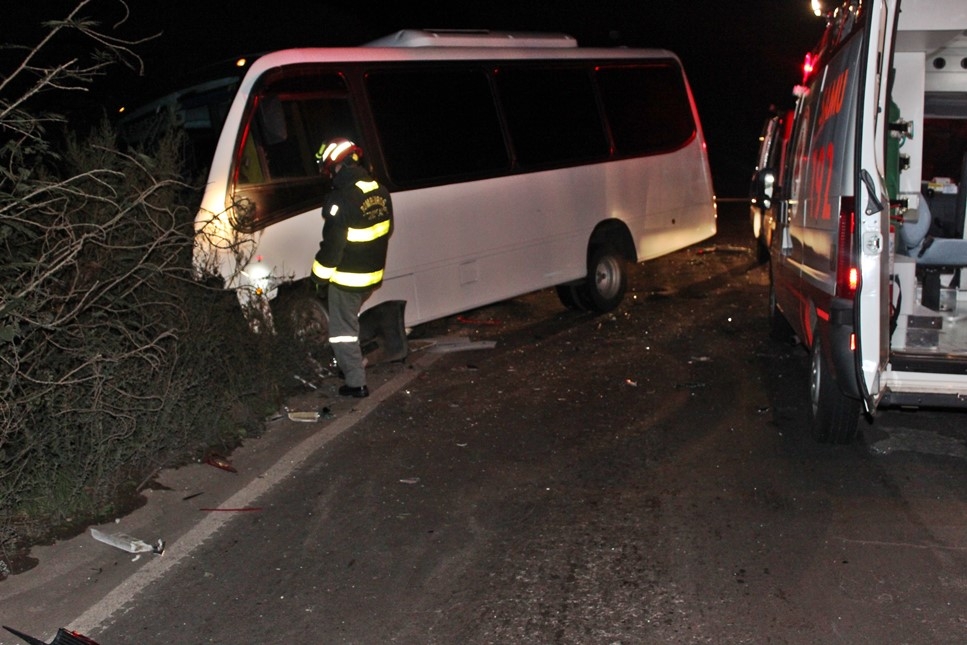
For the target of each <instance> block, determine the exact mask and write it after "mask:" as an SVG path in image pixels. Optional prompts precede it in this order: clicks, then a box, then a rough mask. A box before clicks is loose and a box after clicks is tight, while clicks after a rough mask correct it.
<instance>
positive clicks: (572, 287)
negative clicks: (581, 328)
mask: <svg viewBox="0 0 967 645" xmlns="http://www.w3.org/2000/svg"><path fill="white" fill-rule="evenodd" d="M583 286H584V285H583V284H559V285H557V286H556V287H555V288H554V289H555V290H556V291H557V298H558V300H560V301H561V304H562V305H564V306H565V307H566V308H567V309H571V310H572V311H587V310H588V304H587V302H585V299H584V295H583V294H582V293H581V291H582V287H583Z"/></svg>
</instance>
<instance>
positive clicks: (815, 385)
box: [809, 336, 861, 444]
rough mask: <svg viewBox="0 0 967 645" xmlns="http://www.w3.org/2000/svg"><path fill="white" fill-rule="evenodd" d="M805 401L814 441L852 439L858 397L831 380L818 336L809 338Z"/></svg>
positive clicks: (856, 420)
mask: <svg viewBox="0 0 967 645" xmlns="http://www.w3.org/2000/svg"><path fill="white" fill-rule="evenodd" d="M809 404H810V424H811V426H812V433H813V437H814V438H815V439H816V440H817V441H819V442H820V443H837V444H847V443H851V442H852V441H853V440H854V439H856V433H857V426H858V424H859V420H860V412H861V406H860V401H859V400H858V399H854V398H851V397H848V396H846V395H845V394H843V392H842V391H841V390H840V389H839V386H838V385H837V384H836V381H834V380H833V374H832V371H831V370H830V367H829V359H827V358H826V357H825V356H824V355H823V347H822V341H821V340H820V339H819V336H816V338H815V340H814V341H813V347H812V352H811V357H810V367H809Z"/></svg>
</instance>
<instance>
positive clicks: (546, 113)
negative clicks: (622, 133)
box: [495, 67, 609, 168]
mask: <svg viewBox="0 0 967 645" xmlns="http://www.w3.org/2000/svg"><path fill="white" fill-rule="evenodd" d="M495 78H496V81H497V91H498V96H499V97H500V102H501V105H502V106H503V108H504V114H505V116H506V118H507V127H508V130H509V131H510V138H511V141H512V142H513V147H514V152H515V154H516V157H517V162H518V164H520V166H521V167H523V168H528V167H532V166H541V165H552V164H562V163H569V162H578V161H587V160H591V159H595V158H602V159H603V158H605V157H607V156H608V152H609V143H608V139H607V136H606V134H605V130H604V126H603V124H602V122H601V115H600V113H599V111H598V104H597V99H596V98H595V95H594V85H593V84H592V81H591V77H590V75H589V74H588V71H587V69H560V68H515V67H502V68H500V69H499V70H498V71H497V73H496V75H495Z"/></svg>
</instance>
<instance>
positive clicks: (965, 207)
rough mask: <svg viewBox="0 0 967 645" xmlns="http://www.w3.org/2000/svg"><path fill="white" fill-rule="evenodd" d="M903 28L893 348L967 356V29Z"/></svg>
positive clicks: (892, 153)
mask: <svg viewBox="0 0 967 645" xmlns="http://www.w3.org/2000/svg"><path fill="white" fill-rule="evenodd" d="M903 26H904V25H903V23H902V21H901V24H900V28H901V31H900V32H899V33H898V35H897V50H896V55H895V65H894V70H895V78H894V81H893V103H894V105H893V109H892V111H891V134H890V143H889V144H888V150H887V163H888V172H887V187H888V189H889V190H890V196H891V202H892V208H891V217H892V221H891V223H892V230H893V231H894V235H893V239H892V246H891V249H892V250H893V252H894V254H893V256H892V258H891V259H892V271H891V274H892V279H893V284H892V287H891V297H892V300H893V311H891V326H892V327H894V328H893V332H892V336H891V349H892V354H893V355H894V359H896V358H899V357H900V356H906V357H913V356H916V355H923V356H925V357H930V358H941V357H944V356H950V357H953V356H958V357H960V358H964V357H967V238H965V225H964V223H965V219H967V32H965V31H964V30H963V28H961V29H959V30H952V31H943V30H929V31H927V30H919V31H903ZM891 148H892V150H891ZM889 168H892V171H891V170H889Z"/></svg>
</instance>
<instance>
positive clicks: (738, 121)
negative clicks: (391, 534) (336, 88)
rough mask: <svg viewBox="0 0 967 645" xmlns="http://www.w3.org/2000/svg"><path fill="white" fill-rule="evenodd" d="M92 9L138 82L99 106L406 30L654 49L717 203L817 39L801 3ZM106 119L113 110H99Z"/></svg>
mask: <svg viewBox="0 0 967 645" xmlns="http://www.w3.org/2000/svg"><path fill="white" fill-rule="evenodd" d="M128 4H129V7H130V10H131V14H130V17H129V19H128V20H127V21H126V22H125V23H124V24H122V25H120V26H119V27H117V28H116V29H113V28H112V26H113V25H114V23H115V22H116V21H117V20H118V19H119V18H120V17H121V16H122V7H121V4H120V2H119V0H89V2H88V4H87V5H86V6H85V7H84V9H83V14H84V15H87V16H91V17H93V18H95V19H97V20H99V21H100V22H101V23H102V24H103V25H104V26H105V27H106V28H107V29H106V30H107V31H108V32H109V33H111V34H112V35H117V36H118V37H121V38H126V39H128V40H138V39H141V38H145V37H148V36H152V35H155V34H159V35H158V36H157V37H156V38H154V39H153V40H150V41H148V42H145V43H142V44H139V45H136V46H135V47H134V49H135V51H136V52H137V53H138V54H139V55H140V56H141V58H142V59H143V61H144V66H145V69H144V75H143V77H141V78H138V77H136V76H135V75H134V74H133V73H132V72H130V71H127V70H122V69H118V71H117V72H116V73H114V74H113V75H112V77H111V78H110V79H105V87H107V88H109V90H105V91H104V93H103V96H104V97H105V98H104V99H103V102H104V103H105V104H108V103H111V102H112V101H118V102H130V101H129V100H128V99H129V98H130V97H129V96H126V95H137V94H139V93H145V92H147V93H152V92H154V91H156V90H161V89H164V88H166V87H167V86H170V85H171V84H172V83H177V81H178V79H180V78H183V77H184V76H185V75H187V74H188V73H190V72H191V71H193V70H195V69H197V68H198V67H201V66H204V65H207V64H209V63H214V62H216V61H219V60H224V59H230V58H234V57H235V56H237V55H240V54H246V53H248V54H250V53H254V52H262V51H268V50H272V49H280V48H285V47H300V46H352V45H358V44H361V43H364V42H367V41H369V40H373V39H375V38H378V37H380V36H384V35H386V34H389V33H392V32H394V31H397V30H399V29H404V28H466V29H492V30H517V31H553V32H564V33H567V34H570V35H572V36H574V37H575V38H577V40H578V43H579V44H580V45H582V46H622V45H623V46H632V47H661V48H665V49H670V50H672V51H674V52H675V53H676V54H678V56H679V57H680V58H681V59H682V61H683V63H684V65H685V70H686V73H687V74H688V76H689V79H690V81H691V83H692V88H693V90H694V92H695V96H696V100H697V102H698V107H699V113H700V116H701V118H702V122H703V126H704V129H705V134H706V137H707V139H708V144H709V153H710V157H711V162H712V172H713V175H714V179H715V187H716V192H717V193H718V195H719V196H720V197H741V196H744V195H746V194H747V192H748V179H749V176H750V175H751V172H752V167H753V165H754V163H755V151H756V147H757V136H758V133H759V129H760V127H761V125H762V122H763V120H764V119H765V118H766V117H767V115H768V114H769V107H770V105H772V104H775V105H779V106H789V105H791V103H792V97H791V90H792V86H793V85H794V84H795V83H796V82H797V81H798V79H799V69H800V65H801V62H802V59H803V56H804V55H805V53H806V52H807V51H808V50H809V49H810V48H811V47H812V45H813V44H814V43H815V42H816V40H817V39H818V38H819V35H820V34H821V33H822V28H823V23H822V21H821V19H819V18H816V17H815V16H813V15H812V13H811V12H810V9H809V2H808V0H745V1H744V2H740V3H732V2H728V1H727V0H706V1H704V2H703V1H700V0H693V1H688V0H637V1H632V0H596V1H587V2H576V1H573V0H556V1H539V2H535V1H528V0H518V1H517V2H507V1H504V0H491V1H489V2H472V3H471V2H465V1H462V0H450V1H449V2H441V1H433V0H421V1H416V2H407V1H406V0H397V1H396V2H381V1H380V0H371V1H370V2H366V1H357V2H345V1H344V2H312V1H310V0H273V1H269V2H258V3H254V2H243V1H239V0H236V1H235V2H225V1H216V0H161V1H150V2H149V0H129V3H128ZM76 5H77V3H76V2H72V1H70V0H44V1H43V2H32V3H19V2H18V3H15V5H14V6H13V7H9V8H5V13H7V16H6V19H5V20H4V24H3V26H2V27H0V34H2V38H0V42H4V43H11V42H14V43H19V44H27V43H30V42H32V41H31V38H35V36H36V33H37V32H36V29H35V27H36V25H38V24H39V23H40V22H41V21H42V20H49V19H56V18H59V17H62V16H66V15H67V12H68V11H69V10H70V9H71V8H73V7H74V6H76ZM11 10H12V11H11ZM105 107H106V108H108V109H111V108H113V107H114V106H111V105H105Z"/></svg>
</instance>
